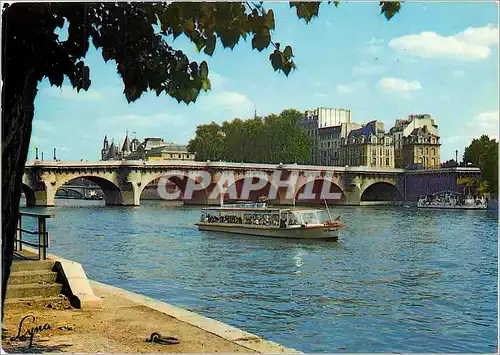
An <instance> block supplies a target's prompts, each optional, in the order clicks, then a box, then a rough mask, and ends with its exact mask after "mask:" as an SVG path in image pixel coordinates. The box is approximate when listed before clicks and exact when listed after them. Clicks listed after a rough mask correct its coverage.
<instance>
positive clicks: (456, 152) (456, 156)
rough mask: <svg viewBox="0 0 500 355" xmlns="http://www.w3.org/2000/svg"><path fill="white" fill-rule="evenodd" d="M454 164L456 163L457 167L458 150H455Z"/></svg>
mask: <svg viewBox="0 0 500 355" xmlns="http://www.w3.org/2000/svg"><path fill="white" fill-rule="evenodd" d="M455 163H457V166H458V149H456V150H455Z"/></svg>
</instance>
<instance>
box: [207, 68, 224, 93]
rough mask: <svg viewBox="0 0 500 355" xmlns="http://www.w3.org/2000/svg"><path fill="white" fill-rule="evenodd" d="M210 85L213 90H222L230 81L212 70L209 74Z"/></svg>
mask: <svg viewBox="0 0 500 355" xmlns="http://www.w3.org/2000/svg"><path fill="white" fill-rule="evenodd" d="M208 76H209V78H210V84H211V87H212V90H220V89H221V88H222V87H223V86H224V85H225V84H227V83H228V82H229V79H228V78H226V77H225V76H222V75H220V74H219V73H217V72H216V71H215V70H210V73H209V75H208Z"/></svg>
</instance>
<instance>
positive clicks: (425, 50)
mask: <svg viewBox="0 0 500 355" xmlns="http://www.w3.org/2000/svg"><path fill="white" fill-rule="evenodd" d="M264 6H265V8H267V9H268V8H272V9H273V11H274V12H275V22H276V29H275V31H274V32H273V40H274V41H276V42H280V43H281V45H282V48H284V46H285V45H291V46H292V48H293V52H294V55H295V57H294V61H295V64H296V65H297V69H296V70H295V71H292V72H291V74H290V75H289V76H288V77H286V76H285V75H284V74H283V73H279V72H274V70H273V69H272V66H271V63H270V61H269V54H270V53H271V52H272V48H271V47H269V48H268V49H267V50H264V51H262V52H258V51H257V50H252V49H251V37H249V38H248V39H247V41H246V42H245V41H244V40H243V39H241V40H240V43H239V44H238V45H237V46H236V47H235V49H234V50H230V49H224V48H223V47H222V45H221V44H220V42H219V43H218V44H217V47H216V50H215V53H214V55H213V56H212V57H209V56H207V55H205V54H203V53H197V51H196V49H195V46H194V44H192V43H190V42H189V41H188V40H187V39H186V38H185V37H184V36H181V37H179V38H177V39H176V40H175V41H173V43H172V45H173V46H174V47H176V48H178V49H181V50H182V51H184V52H185V53H186V54H187V55H188V57H189V59H190V60H191V61H193V60H197V61H201V60H206V61H207V62H208V64H209V68H210V74H209V76H210V80H211V82H212V90H211V91H209V92H208V93H201V94H200V96H199V98H198V100H197V101H196V103H194V104H193V103H191V104H189V105H186V104H184V103H180V104H179V103H177V101H176V100H175V99H172V98H170V97H167V96H165V95H161V96H160V97H157V96H156V94H155V93H151V92H150V93H147V94H144V95H143V96H142V97H141V98H140V99H139V100H137V101H136V102H134V103H131V104H128V103H127V101H126V99H125V96H124V95H123V83H122V81H121V79H120V77H119V76H118V74H117V73H116V63H115V62H113V61H109V62H108V63H105V62H104V60H103V59H102V55H101V52H100V51H97V50H96V49H95V48H94V47H93V46H92V45H91V49H90V50H89V52H88V54H87V56H86V58H85V61H86V63H87V65H89V66H90V70H91V80H92V84H91V87H90V89H89V90H88V91H87V92H84V91H80V93H77V92H76V90H74V89H72V88H71V86H70V85H69V80H67V79H66V80H65V82H64V84H63V87H62V88H58V87H51V86H50V84H49V82H48V80H47V79H44V80H43V81H42V82H40V83H39V85H38V89H39V91H38V94H37V96H36V99H35V118H34V121H33V132H32V136H31V141H30V152H29V157H28V158H29V159H33V158H34V156H35V149H34V148H35V146H37V147H38V148H39V156H40V155H41V154H40V153H41V152H44V159H49V160H50V159H52V156H53V153H52V152H53V149H54V148H57V158H58V159H60V160H62V161H75V160H77V161H79V160H81V159H84V160H88V161H98V160H100V151H101V149H102V144H103V138H104V136H105V135H107V136H108V138H109V139H110V140H111V139H114V141H115V143H120V142H123V139H124V137H125V135H126V132H127V131H128V133H129V135H130V136H134V135H135V136H137V138H138V139H139V140H141V141H142V140H143V139H144V138H145V137H162V138H164V139H165V140H167V141H171V142H175V143H179V144H187V143H188V141H189V140H190V139H191V138H193V137H194V134H195V130H196V126H197V125H199V124H205V123H210V122H211V121H215V122H218V123H222V122H223V121H229V120H232V119H233V118H235V117H238V118H242V119H247V118H252V117H253V115H254V112H255V110H257V114H258V115H259V116H264V115H267V114H271V113H279V112H281V111H282V110H283V109H287V108H294V109H298V110H301V111H304V110H306V109H313V108H317V107H330V108H344V109H350V110H351V111H352V121H353V122H356V123H359V124H362V123H366V122H368V121H371V120H374V119H376V120H379V121H381V122H383V123H384V126H385V129H386V130H389V129H390V128H391V127H392V126H393V125H394V121H395V120H396V119H399V118H405V117H407V116H408V115H409V114H419V113H429V114H431V115H432V116H433V117H434V118H435V119H436V123H437V124H438V126H439V132H440V135H441V144H442V146H441V161H443V162H444V161H446V160H448V159H454V158H455V150H458V151H459V153H458V154H459V157H461V156H462V154H463V151H464V148H465V147H466V146H468V145H469V144H470V142H471V140H472V139H473V138H475V137H479V136H480V135H481V134H487V135H489V136H490V137H494V138H496V139H498V131H499V111H498V110H499V104H498V97H499V92H498V91H499V88H498V78H499V77H498V41H499V32H498V11H499V7H498V2H497V3H495V2H487V3H481V2H471V3H461V2H450V3H442V2H441V3H440V2H435V3H431V2H427V3H408V2H405V3H403V4H402V7H401V11H400V13H399V14H397V15H396V16H395V17H394V18H393V19H391V20H390V21H387V20H385V18H384V17H383V16H381V15H380V9H379V6H378V1H377V2H363V3H355V2H345V1H344V2H343V1H341V2H340V5H339V6H338V7H337V8H336V7H334V6H333V4H331V5H328V4H327V3H323V4H322V5H321V7H320V13H319V16H318V17H316V18H314V19H313V20H312V21H311V22H310V23H309V24H306V23H305V22H304V20H299V19H298V18H297V16H296V12H295V9H290V7H289V5H288V3H279V2H266V3H265V4H264ZM60 36H61V38H64V36H65V33H64V30H63V31H61V34H60ZM133 132H135V134H134V133H133Z"/></svg>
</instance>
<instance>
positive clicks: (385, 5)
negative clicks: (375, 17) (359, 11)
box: [380, 1, 401, 20]
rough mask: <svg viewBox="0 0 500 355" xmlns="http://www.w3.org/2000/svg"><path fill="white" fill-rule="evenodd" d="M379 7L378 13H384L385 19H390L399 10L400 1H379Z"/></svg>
mask: <svg viewBox="0 0 500 355" xmlns="http://www.w3.org/2000/svg"><path fill="white" fill-rule="evenodd" d="M380 7H381V10H380V13H381V14H384V15H385V18H386V19H387V20H390V19H391V18H392V17H393V16H394V15H396V14H397V13H398V12H399V10H400V8H401V3H400V2H399V1H381V2H380Z"/></svg>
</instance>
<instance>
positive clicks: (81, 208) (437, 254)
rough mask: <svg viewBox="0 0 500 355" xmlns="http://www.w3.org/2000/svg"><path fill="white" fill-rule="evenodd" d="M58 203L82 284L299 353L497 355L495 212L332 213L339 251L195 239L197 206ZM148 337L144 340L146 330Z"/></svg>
mask: <svg viewBox="0 0 500 355" xmlns="http://www.w3.org/2000/svg"><path fill="white" fill-rule="evenodd" d="M141 203H142V205H141V206H140V207H105V206H103V202H102V201H78V200H61V199H58V200H56V204H57V205H58V206H56V207H52V208H36V209H30V211H39V212H50V213H52V214H54V215H55V218H52V219H51V220H50V222H49V231H50V233H51V234H50V235H51V248H50V250H49V252H50V253H53V254H57V255H60V256H63V257H65V258H68V259H72V260H75V261H78V262H80V263H82V264H83V266H84V268H85V271H86V272H87V275H88V276H89V278H92V279H95V280H97V281H101V282H104V283H108V284H111V285H115V286H118V287H121V288H124V289H127V290H130V291H134V292H137V293H141V294H144V295H147V296H150V297H153V298H155V299H158V300H162V301H165V302H168V303H171V304H174V305H177V306H180V307H184V308H187V309H189V310H192V311H194V312H197V313H200V314H203V315H205V316H208V317H211V318H215V319H217V320H220V321H222V322H225V323H228V324H231V325H233V326H236V327H238V328H242V329H244V330H247V331H249V332H252V333H255V334H258V335H260V336H263V337H264V338H267V339H269V340H273V341H276V342H278V343H280V344H283V345H285V346H289V347H294V348H297V349H299V350H301V351H304V352H351V353H354V352H420V353H429V352H483V353H484V352H496V350H497V347H496V344H497V324H498V323H497V275H498V268H497V265H498V261H497V255H498V247H497V241H498V235H497V228H498V215H497V213H498V211H497V210H494V211H436V210H420V209H416V208H402V207H335V208H333V209H332V214H336V215H337V214H340V215H341V216H342V220H343V221H344V222H345V224H346V229H345V230H344V231H343V232H342V234H341V237H340V240H339V241H338V242H321V241H320V242H318V241H316V242H311V241H297V240H280V239H267V238H256V237H246V236H238V235H229V234H218V233H205V232H199V231H198V230H197V228H196V227H195V226H194V225H193V224H194V223H195V222H196V221H197V220H198V218H199V215H200V208H194V207H179V206H178V207H174V206H171V205H167V204H165V203H163V202H158V201H141ZM145 336H146V334H145Z"/></svg>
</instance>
